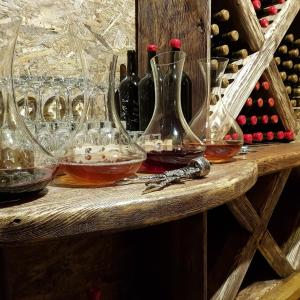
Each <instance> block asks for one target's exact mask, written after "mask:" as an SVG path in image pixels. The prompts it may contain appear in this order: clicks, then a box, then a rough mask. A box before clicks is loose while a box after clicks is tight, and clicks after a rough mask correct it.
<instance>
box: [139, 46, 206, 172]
mask: <svg viewBox="0 0 300 300" xmlns="http://www.w3.org/2000/svg"><path fill="white" fill-rule="evenodd" d="M185 58H186V53H185V52H183V51H170V52H165V53H161V54H158V55H157V56H155V57H153V58H152V59H151V67H152V71H153V77H154V84H155V108H154V113H153V116H152V119H151V121H150V123H149V125H148V127H147V128H146V130H145V132H144V135H143V137H142V139H140V143H141V145H142V146H143V148H144V149H145V150H146V152H147V160H146V161H145V162H144V163H143V166H142V168H141V171H145V172H152V173H160V172H164V171H166V170H170V169H176V168H179V167H182V166H185V165H187V164H188V163H189V162H190V160H191V159H193V158H195V157H198V156H202V155H203V153H204V150H205V145H204V144H203V143H202V142H201V141H200V139H199V138H198V137H197V136H196V135H195V134H194V133H193V132H192V131H191V129H190V128H189V126H188V124H187V122H186V121H185V118H184V116H183V113H182V108H181V96H180V95H181V78H182V71H183V66H184V62H185Z"/></svg>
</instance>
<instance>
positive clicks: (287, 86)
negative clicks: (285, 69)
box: [285, 85, 292, 95]
mask: <svg viewBox="0 0 300 300" xmlns="http://www.w3.org/2000/svg"><path fill="white" fill-rule="evenodd" d="M285 90H286V92H287V94H288V95H291V94H292V87H291V86H290V85H286V86H285Z"/></svg>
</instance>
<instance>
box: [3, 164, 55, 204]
mask: <svg viewBox="0 0 300 300" xmlns="http://www.w3.org/2000/svg"><path fill="white" fill-rule="evenodd" d="M55 169H56V167H54V168H26V169H12V170H9V169H0V202H2V201H9V200H17V199H21V198H22V197H25V196H27V195H28V194H33V193H38V192H40V191H41V190H43V189H44V188H45V187H46V186H47V185H48V183H49V182H50V181H51V180H52V179H53V176H54V175H53V174H54V173H55Z"/></svg>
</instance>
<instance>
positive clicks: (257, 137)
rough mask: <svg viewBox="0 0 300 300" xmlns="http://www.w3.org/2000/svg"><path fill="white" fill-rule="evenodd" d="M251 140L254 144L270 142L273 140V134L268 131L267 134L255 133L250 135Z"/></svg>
mask: <svg viewBox="0 0 300 300" xmlns="http://www.w3.org/2000/svg"><path fill="white" fill-rule="evenodd" d="M252 138H253V141H254V142H263V141H266V142H270V141H273V140H274V132H273V131H268V132H260V131H258V132H255V133H253V134H252Z"/></svg>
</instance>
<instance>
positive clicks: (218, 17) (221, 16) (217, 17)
mask: <svg viewBox="0 0 300 300" xmlns="http://www.w3.org/2000/svg"><path fill="white" fill-rule="evenodd" d="M229 18H230V13H229V11H228V10H227V9H222V10H220V11H218V12H217V13H215V14H213V15H212V19H213V20H214V21H215V22H219V23H221V22H227V21H228V20H229Z"/></svg>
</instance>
